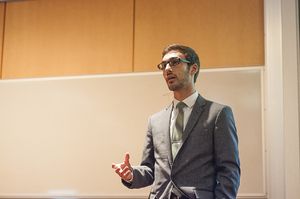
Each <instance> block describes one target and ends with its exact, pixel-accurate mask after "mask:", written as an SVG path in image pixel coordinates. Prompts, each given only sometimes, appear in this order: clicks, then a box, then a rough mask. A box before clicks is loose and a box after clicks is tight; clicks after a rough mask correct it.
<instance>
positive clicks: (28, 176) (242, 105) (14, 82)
mask: <svg viewBox="0 0 300 199" xmlns="http://www.w3.org/2000/svg"><path fill="white" fill-rule="evenodd" d="M196 89H197V90H198V92H199V93H200V94H201V95H202V96H203V97H204V98H206V99H209V100H213V101H216V102H219V103H223V104H227V105H229V106H231V108H232V109H233V112H234V116H235V120H236V126H237V129H238V136H239V149H240V158H241V169H242V178H241V186H240V189H239V196H250V195H255V196H257V195H264V194H265V177H264V176H265V171H264V140H263V136H264V133H263V131H262V129H263V128H262V118H263V117H262V110H263V107H262V104H263V103H262V101H263V99H262V68H260V67H246V68H234V69H230V68H228V69H226V68H225V69H203V70H201V71H200V74H199V77H198V80H197V82H196ZM172 98H173V96H172V93H171V92H170V91H169V90H168V89H167V86H166V83H165V81H164V79H163V77H162V73H161V72H143V73H124V74H104V75H89V76H73V77H49V78H32V79H11V80H0V162H1V164H0V198H9V197H10V198H11V197H19V198H34V197H35V198H37V197H39V198H60V197H64V198H68V197H69V198H70V197H71V198H95V197H97V198H117V197H120V198H121V197H123V198H126V197H127V198H146V197H147V196H148V194H149V191H150V187H148V188H143V189H138V190H129V189H127V188H126V187H124V186H123V185H122V184H121V182H120V178H119V177H118V176H117V175H116V174H115V173H114V171H113V170H112V169H111V164H112V163H119V162H122V161H123V159H124V155H125V153H126V152H129V153H130V155H131V157H130V161H131V163H132V165H139V164H140V160H141V154H142V148H143V143H144V137H145V133H146V129H147V121H148V118H149V116H150V115H152V114H154V113H156V112H158V111H159V110H161V109H163V108H165V107H166V106H168V105H169V104H170V103H171V101H172Z"/></svg>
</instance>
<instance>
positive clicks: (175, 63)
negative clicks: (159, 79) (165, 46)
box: [170, 59, 180, 66]
mask: <svg viewBox="0 0 300 199" xmlns="http://www.w3.org/2000/svg"><path fill="white" fill-rule="evenodd" d="M179 63H180V60H178V59H171V60H170V65H171V66H176V65H178V64H179Z"/></svg>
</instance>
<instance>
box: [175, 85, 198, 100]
mask: <svg viewBox="0 0 300 199" xmlns="http://www.w3.org/2000/svg"><path fill="white" fill-rule="evenodd" d="M195 91H196V90H195V88H191V89H180V90H176V91H173V94H174V98H175V99H177V100H179V101H183V100H184V99H185V98H187V97H189V96H191V95H192V94H193V93H194V92H195Z"/></svg>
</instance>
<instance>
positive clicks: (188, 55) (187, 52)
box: [162, 44, 200, 82]
mask: <svg viewBox="0 0 300 199" xmlns="http://www.w3.org/2000/svg"><path fill="white" fill-rule="evenodd" d="M171 51H179V52H181V53H182V54H184V56H185V59H186V60H187V61H189V62H190V64H188V66H189V67H190V66H191V65H193V64H195V63H196V64H197V66H198V71H197V72H196V73H195V76H194V82H196V79H197V77H198V74H199V70H200V60H199V57H198V55H197V53H196V52H195V51H194V50H193V49H192V48H190V47H187V46H183V45H179V44H171V45H168V46H167V47H165V49H164V50H163V52H162V57H164V56H165V55H166V54H167V53H169V52H171Z"/></svg>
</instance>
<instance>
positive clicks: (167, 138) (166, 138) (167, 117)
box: [162, 103, 173, 165]
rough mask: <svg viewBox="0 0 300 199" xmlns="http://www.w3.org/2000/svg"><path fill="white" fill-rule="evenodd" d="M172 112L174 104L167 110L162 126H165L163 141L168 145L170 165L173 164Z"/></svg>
mask: <svg viewBox="0 0 300 199" xmlns="http://www.w3.org/2000/svg"><path fill="white" fill-rule="evenodd" d="M172 110H173V103H172V104H171V105H170V106H169V107H167V108H166V112H165V114H164V116H163V118H162V120H163V121H162V124H163V131H162V132H164V134H163V136H164V137H163V139H164V143H166V149H167V150H168V153H169V154H168V159H169V163H170V165H171V164H172V161H173V160H172V148H171V137H170V125H171V116H172Z"/></svg>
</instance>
